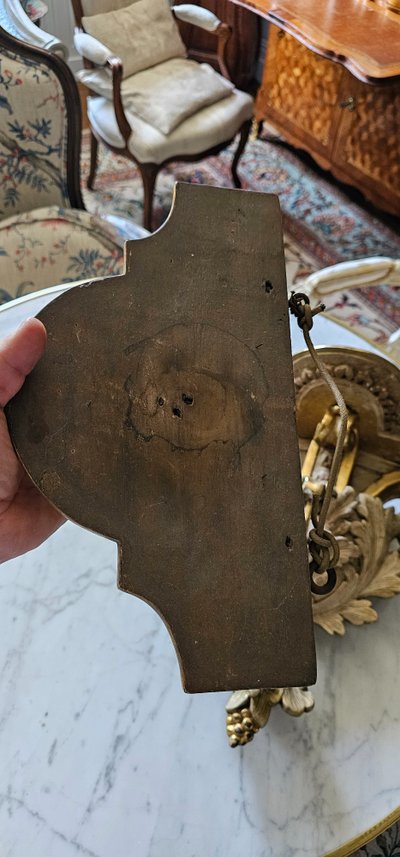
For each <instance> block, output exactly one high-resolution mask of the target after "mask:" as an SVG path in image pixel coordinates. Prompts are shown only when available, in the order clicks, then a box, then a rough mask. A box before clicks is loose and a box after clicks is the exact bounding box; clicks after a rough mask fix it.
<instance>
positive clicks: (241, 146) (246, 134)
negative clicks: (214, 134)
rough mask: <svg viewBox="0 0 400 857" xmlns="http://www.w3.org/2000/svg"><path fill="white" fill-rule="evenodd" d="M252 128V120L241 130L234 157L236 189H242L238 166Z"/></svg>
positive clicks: (233, 175)
mask: <svg viewBox="0 0 400 857" xmlns="http://www.w3.org/2000/svg"><path fill="white" fill-rule="evenodd" d="M251 126H252V121H251V119H250V120H249V121H248V122H245V123H244V125H242V127H241V130H240V137H239V143H238V146H237V149H236V152H235V154H234V156H233V161H232V166H231V172H232V178H233V184H234V185H235V187H242V182H241V181H240V178H239V176H238V172H237V166H238V163H239V160H240V158H241V156H242V155H243V152H244V150H245V147H246V143H247V140H248V137H249V134H250V129H251Z"/></svg>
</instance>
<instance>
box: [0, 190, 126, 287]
mask: <svg viewBox="0 0 400 857" xmlns="http://www.w3.org/2000/svg"><path fill="white" fill-rule="evenodd" d="M120 243H121V241H120V238H118V237H117V233H116V231H115V230H114V229H113V228H112V227H111V226H109V225H108V224H105V223H103V221H100V220H99V218H98V217H94V216H93V215H91V214H89V213H88V212H87V211H77V210H75V209H60V208H58V207H57V206H52V207H50V208H39V209H36V210H35V211H29V212H26V213H24V214H18V215H16V216H15V217H9V218H7V219H6V220H2V221H1V223H0V303H4V302H5V301H9V300H12V299H13V298H17V297H21V296H22V295H24V294H28V293H29V292H36V291H39V290H41V289H45V288H47V287H48V286H54V285H57V284H59V283H70V282H73V281H74V280H83V279H88V280H89V279H92V278H93V277H107V276H112V275H115V274H120V273H122V271H123V253H122V249H121V246H120Z"/></svg>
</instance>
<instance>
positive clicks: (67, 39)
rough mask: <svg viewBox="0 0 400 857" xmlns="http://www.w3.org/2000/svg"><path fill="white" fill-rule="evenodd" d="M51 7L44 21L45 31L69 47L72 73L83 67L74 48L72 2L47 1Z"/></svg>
mask: <svg viewBox="0 0 400 857" xmlns="http://www.w3.org/2000/svg"><path fill="white" fill-rule="evenodd" d="M46 3H47V5H48V7H49V11H48V13H47V15H45V17H44V18H43V20H42V26H43V29H44V30H46V31H47V32H48V33H51V34H52V35H53V36H57V37H58V38H59V39H60V41H62V42H63V43H64V45H66V46H67V48H68V52H69V60H68V62H69V65H70V66H71V69H72V71H77V70H78V68H81V67H82V62H81V59H80V57H79V56H78V54H77V53H76V50H75V48H74V42H73V33H74V26H75V22H74V16H73V12H72V5H71V3H70V0H46Z"/></svg>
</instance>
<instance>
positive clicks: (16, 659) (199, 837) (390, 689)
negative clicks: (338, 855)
mask: <svg viewBox="0 0 400 857" xmlns="http://www.w3.org/2000/svg"><path fill="white" fill-rule="evenodd" d="M28 304H29V302H28ZM32 306H34V302H32V301H31V302H30V305H29V306H28V310H27V311H26V314H32ZM36 309H37V307H36V306H35V307H34V311H35V312H36ZM6 315H7V313H1V314H0V336H1V335H2V334H3V332H4V329H5V318H6ZM8 315H9V314H8ZM7 323H8V322H7ZM2 324H3V326H2ZM318 327H319V331H320V332H319V334H318V335H316V337H315V338H316V340H318V338H319V337H322V336H323V338H324V341H325V342H327V343H328V342H330V343H332V344H333V343H335V342H336V344H339V343H340V344H343V343H344V342H351V341H354V340H355V338H354V337H352V338H351V335H350V334H347V333H346V332H344V331H341V330H340V328H338V327H336V326H334V325H332V324H329V323H328V322H324V323H322V325H319V326H318ZM349 337H350V339H349ZM298 343H299V338H298V336H297V333H296V337H295V348H298ZM379 613H380V620H379V621H378V622H377V623H376V624H375V625H373V626H365V627H363V628H352V627H349V628H348V629H347V632H346V636H345V637H344V638H343V639H337V638H336V639H332V638H330V637H328V636H327V635H326V634H324V633H323V632H322V631H319V630H318V629H317V646H318V668H319V675H318V684H317V686H316V688H315V696H316V708H315V710H314V712H312V713H311V714H309V715H308V716H305V717H303V718H299V719H293V718H290V717H288V716H287V715H285V714H284V713H283V711H282V710H281V709H279V708H278V709H275V710H274V711H273V713H272V716H271V719H270V723H269V725H268V727H267V728H266V729H264V730H263V731H262V732H261V733H260V734H259V735H258V736H257V737H256V739H255V741H254V742H253V744H251V745H249V746H248V747H246V748H244V749H243V750H237V749H235V750H232V749H230V748H229V746H228V744H227V741H226V737H225V727H224V719H225V718H224V702H225V699H226V698H227V696H228V694H206V695H198V696H187V695H185V694H184V693H183V692H182V690H181V686H180V678H179V670H178V666H177V662H176V658H175V654H174V651H173V646H172V644H171V642H170V639H169V635H168V632H167V631H166V629H165V627H164V626H163V624H162V623H161V620H160V619H159V618H158V616H157V615H156V613H155V612H154V611H153V610H152V609H151V608H150V607H148V606H147V605H146V604H144V603H142V602H141V601H139V600H138V599H136V598H133V597H132V596H130V595H127V594H125V593H122V592H119V591H118V590H117V588H116V547H115V545H114V544H112V543H110V542H108V541H106V540H104V539H102V538H101V537H99V536H97V535H94V534H92V533H89V532H87V531H85V530H83V529H81V528H79V527H77V526H76V525H75V524H72V523H68V524H66V525H65V526H64V527H63V528H61V530H60V531H59V532H58V533H56V534H55V535H54V536H53V537H52V538H51V539H49V540H48V541H47V542H46V544H44V545H42V547H40V548H38V549H37V550H36V551H34V552H32V553H31V554H28V555H26V556H24V557H21V558H19V559H16V560H13V561H11V562H9V563H6V564H5V565H3V566H2V568H1V570H0V675H1V684H0V854H1V857H226V855H228V854H229V857H239V855H240V857H242V855H246V857H322V855H323V854H325V853H326V852H328V851H330V850H332V849H334V848H337V847H338V846H339V845H341V844H342V843H344V842H345V841H347V840H348V839H350V838H352V837H353V836H355V835H358V834H359V833H361V832H362V831H364V830H365V829H366V828H368V827H370V826H371V825H372V824H373V823H374V822H376V821H378V820H380V819H381V818H382V817H383V816H385V815H386V814H388V813H389V812H391V811H392V810H393V809H395V808H396V807H397V806H400V777H399V766H398V752H399V747H400V660H399V651H400V645H399V643H400V630H399V616H400V599H399V598H394V599H391V600H390V601H381V602H380V606H379Z"/></svg>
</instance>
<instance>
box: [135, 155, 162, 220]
mask: <svg viewBox="0 0 400 857" xmlns="http://www.w3.org/2000/svg"><path fill="white" fill-rule="evenodd" d="M139 169H140V172H141V174H142V181H143V197H144V199H143V203H144V205H143V226H144V228H145V229H148V230H149V232H151V231H152V222H153V194H154V186H155V183H156V178H157V173H158V166H157V164H140V165H139Z"/></svg>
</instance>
